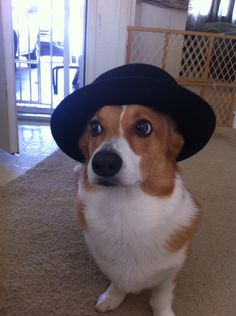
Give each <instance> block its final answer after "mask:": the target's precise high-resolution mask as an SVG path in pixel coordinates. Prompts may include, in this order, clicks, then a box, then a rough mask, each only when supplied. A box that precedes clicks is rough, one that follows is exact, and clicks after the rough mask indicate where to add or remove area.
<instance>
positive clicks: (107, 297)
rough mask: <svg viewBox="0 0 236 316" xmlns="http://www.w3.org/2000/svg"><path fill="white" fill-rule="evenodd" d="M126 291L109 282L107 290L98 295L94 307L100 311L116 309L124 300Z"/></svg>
mask: <svg viewBox="0 0 236 316" xmlns="http://www.w3.org/2000/svg"><path fill="white" fill-rule="evenodd" d="M125 295H126V293H124V292H123V291H121V290H120V289H118V288H117V287H116V286H115V284H114V283H111V284H110V286H109V287H108V288H107V290H106V291H105V292H104V293H103V294H102V295H100V296H99V298H98V300H97V304H96V308H97V309H98V310H99V311H100V312H108V311H112V310H114V309H116V308H117V307H118V306H119V305H120V304H121V302H122V301H123V300H124V298H125Z"/></svg>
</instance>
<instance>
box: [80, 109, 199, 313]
mask: <svg viewBox="0 0 236 316" xmlns="http://www.w3.org/2000/svg"><path fill="white" fill-rule="evenodd" d="M183 142H184V141H183V138H182V137H181V136H180V134H178V132H177V130H176V128H175V125H174V123H173V122H172V120H171V119H170V118H169V117H168V116H166V115H164V114H161V113H158V112H156V111H154V110H152V109H151V108H148V107H145V106H141V105H129V106H125V105H124V106H109V105H107V106H104V107H102V108H101V109H100V110H99V111H98V112H97V113H96V114H95V115H94V117H93V118H92V119H91V121H90V122H89V124H88V126H87V128H86V130H85V132H84V134H83V136H82V137H81V139H80V143H79V145H80V148H81V149H82V152H83V154H84V156H85V163H84V165H83V166H82V169H81V170H80V172H79V179H78V195H79V198H78V200H79V203H78V214H79V221H80V225H81V227H82V229H83V231H84V234H85V237H86V241H87V244H88V247H89V249H90V251H91V253H92V255H93V257H94V259H95V261H96V262H97V264H98V266H99V267H100V269H101V270H102V271H103V272H104V273H105V274H106V275H107V277H108V278H109V279H110V280H111V285H110V286H109V287H108V289H107V290H106V291H105V292H104V293H103V294H102V295H101V296H100V297H99V298H98V301H97V304H96V307H97V309H98V310H99V311H101V312H105V311H109V310H113V309H115V308H117V307H118V306H119V305H120V304H121V302H122V301H123V300H124V298H125V295H126V294H127V293H138V292H140V291H141V290H143V289H147V288H149V289H152V296H151V300H150V304H151V306H152V308H153V315H155V316H174V312H173V311H172V308H171V303H172V296H173V290H174V287H175V280H176V276H177V275H178V273H179V271H180V270H181V268H182V266H183V264H184V262H185V259H186V255H187V250H188V247H189V245H190V243H191V239H192V236H193V233H194V232H195V230H196V228H197V226H198V224H199V220H200V214H201V213H200V210H199V208H198V206H197V205H196V203H195V202H194V200H193V198H192V195H191V194H190V193H189V191H188V190H187V189H186V188H185V186H184V184H183V181H182V178H181V176H180V174H179V171H178V167H177V164H176V157H177V156H178V154H179V152H180V151H181V148H182V146H183Z"/></svg>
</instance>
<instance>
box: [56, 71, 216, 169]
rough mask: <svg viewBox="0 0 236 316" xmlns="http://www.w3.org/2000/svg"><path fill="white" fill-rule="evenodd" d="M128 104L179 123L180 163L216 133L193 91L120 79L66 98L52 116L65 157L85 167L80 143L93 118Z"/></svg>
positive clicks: (209, 114) (144, 80)
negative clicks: (109, 107) (104, 110)
mask: <svg viewBox="0 0 236 316" xmlns="http://www.w3.org/2000/svg"><path fill="white" fill-rule="evenodd" d="M129 104H140V105H144V106H148V107H151V108H152V109H154V110H155V111H158V112H162V113H165V114H167V115H169V116H170V117H171V118H172V119H173V120H174V121H175V122H176V124H177V128H178V130H179V132H180V134H181V135H182V136H183V138H184V146H183V148H182V151H181V152H180V154H179V156H178V157H177V161H181V160H184V159H186V158H188V157H190V156H192V155H194V154H195V153H197V152H198V151H200V150H201V149H202V148H203V147H204V146H205V145H206V143H207V142H208V141H209V139H210V137H211V135H212V133H213V131H214V129H215V124H216V119H215V114H214V112H213V110H212V109H211V107H210V106H209V104H208V103H207V102H205V101H204V100H203V99H202V98H201V97H199V96H198V95H196V94H195V93H193V92H191V91H190V90H188V89H185V88H183V87H181V86H180V85H178V84H175V83H174V82H169V83H166V82H165V83H163V82H162V81H160V80H158V79H154V78H146V77H145V78H142V77H118V78H105V79H103V80H100V81H94V82H93V83H92V84H90V85H87V86H85V87H83V88H81V89H79V90H77V91H75V92H74V93H72V94H71V95H69V96H67V97H66V98H65V99H64V100H63V101H62V102H61V103H60V104H59V105H58V107H57V108H56V109H55V111H54V113H53V115H52V119H51V131H52V135H53V137H54V139H55V141H56V143H57V144H58V146H59V148H60V149H61V150H62V151H63V152H64V153H66V154H67V155H68V156H70V157H71V158H73V159H75V160H77V161H79V162H82V163H83V162H84V155H83V153H82V152H81V149H80V148H79V139H80V137H81V136H82V134H83V132H84V130H85V128H86V126H87V124H88V122H89V120H90V119H91V117H92V116H93V115H94V114H95V113H96V112H97V111H98V110H99V109H100V108H102V107H103V106H105V105H114V106H116V105H129Z"/></svg>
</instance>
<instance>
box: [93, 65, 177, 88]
mask: <svg viewBox="0 0 236 316" xmlns="http://www.w3.org/2000/svg"><path fill="white" fill-rule="evenodd" d="M119 78H142V79H144V78H147V79H149V80H150V79H155V80H158V81H161V82H162V84H165V83H166V84H168V85H169V84H175V85H177V82H176V80H175V79H174V78H173V77H172V76H171V75H170V74H169V73H167V72H166V71H164V70H163V69H161V68H159V67H156V66H152V65H148V64H139V63H134V64H128V65H123V66H120V67H117V68H114V69H111V70H108V71H106V72H105V73H103V74H101V75H100V76H98V77H97V78H96V79H95V80H94V83H98V82H100V81H103V80H107V79H109V80H112V79H119Z"/></svg>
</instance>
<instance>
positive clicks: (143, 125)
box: [135, 120, 152, 137]
mask: <svg viewBox="0 0 236 316" xmlns="http://www.w3.org/2000/svg"><path fill="white" fill-rule="evenodd" d="M135 132H136V134H137V135H138V136H140V137H147V136H149V135H150V134H151V132H152V125H151V123H150V122H149V121H147V120H139V121H138V122H136V124H135Z"/></svg>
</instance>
